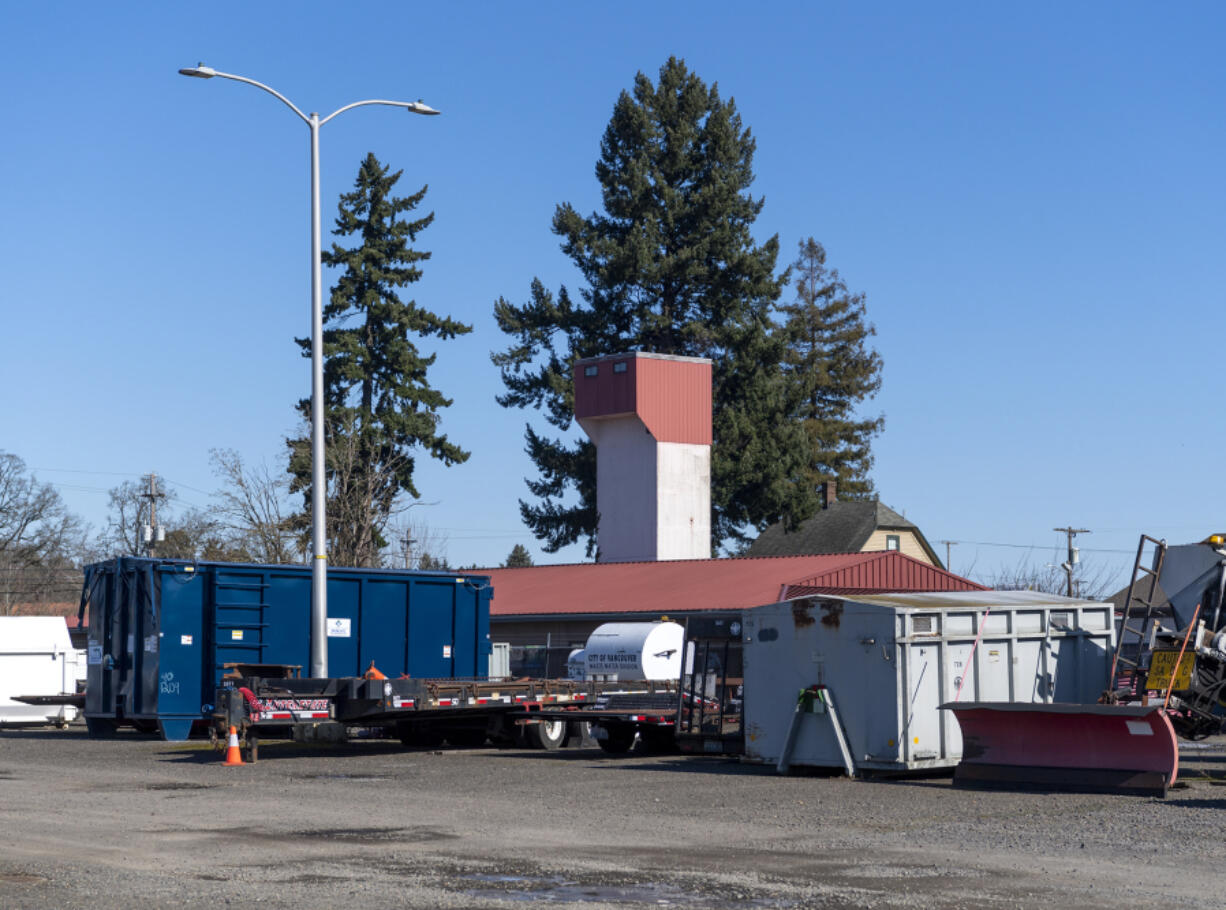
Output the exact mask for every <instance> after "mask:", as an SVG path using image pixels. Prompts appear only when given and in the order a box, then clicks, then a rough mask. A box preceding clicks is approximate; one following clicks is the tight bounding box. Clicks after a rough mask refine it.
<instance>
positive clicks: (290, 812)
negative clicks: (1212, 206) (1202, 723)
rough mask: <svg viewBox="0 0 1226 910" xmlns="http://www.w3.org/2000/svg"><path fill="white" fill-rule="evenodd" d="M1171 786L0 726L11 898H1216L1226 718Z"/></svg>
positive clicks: (1, 836)
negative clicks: (843, 774)
mask: <svg viewBox="0 0 1226 910" xmlns="http://www.w3.org/2000/svg"><path fill="white" fill-rule="evenodd" d="M1181 773H1183V774H1184V775H1185V779H1186V780H1187V785H1186V786H1183V787H1181V788H1179V789H1175V790H1172V792H1171V793H1170V795H1169V796H1168V797H1167V798H1166V799H1165V800H1161V799H1152V798H1137V797H1122V796H1103V795H1067V794H1065V795H1061V794H1012V793H989V792H977V791H963V790H955V789H953V787H952V786H951V785H950V782H949V779H948V778H927V779H920V780H907V781H896V782H882V781H849V780H846V779H843V778H823V777H788V778H780V777H776V776H774V775H773V774H771V773H769V772H768V771H767V770H765V769H762V768H759V767H754V766H749V765H742V764H739V763H736V762H735V761H728V760H723V759H708V758H689V757H683V756H666V757H658V756H640V755H633V756H629V757H623V758H611V757H606V756H605V755H604V754H603V753H601V752H599V751H586V750H576V751H566V752H561V753H552V754H550V753H544V752H532V751H518V750H499V749H493V748H486V749H475V750H469V751H446V750H444V751H437V752H436V751H416V752H415V751H405V750H402V749H401V748H400V747H399V745H398V744H392V743H389V742H382V741H366V742H361V743H354V744H350V745H346V746H333V747H324V746H311V747H306V746H299V745H294V744H291V743H284V744H279V743H267V744H261V760H260V762H259V763H258V764H255V765H246V766H244V767H241V768H227V767H224V766H222V765H221V763H220V756H219V755H218V753H216V752H213V751H212V750H211V749H210V747H209V746H208V744H207V743H196V742H191V743H164V742H160V741H157V740H154V739H150V738H146V737H142V736H138V735H136V734H123V735H120V736H119V737H118V738H116V739H113V740H103V741H93V740H89V739H88V738H87V737H86V735H85V733H84V730H83V729H81V728H76V727H74V728H72V729H69V730H67V731H57V730H29V731H0V907H4V908H8V907H89V908H110V907H115V908H120V907H123V908H129V907H165V906H202V907H203V906H208V907H218V906H226V905H235V906H237V905H248V904H262V905H268V906H272V907H294V908H303V907H337V906H351V907H361V908H381V907H402V906H412V907H523V906H525V905H532V904H543V905H546V906H549V907H566V906H574V907H582V908H587V910H597V908H600V907H626V906H631V907H648V906H650V907H666V906H667V907H682V908H721V907H942V908H957V907H1044V908H1048V907H1051V906H1053V905H1055V906H1059V907H1062V908H1078V907H1087V908H1088V907H1118V906H1120V905H1125V906H1130V907H1150V906H1164V907H1220V906H1222V905H1223V903H1224V901H1226V899H1224V898H1223V897H1222V895H1223V894H1226V838H1224V837H1223V835H1222V830H1223V827H1224V821H1226V815H1224V813H1223V809H1226V789H1223V788H1222V787H1220V786H1219V783H1226V780H1219V778H1223V779H1226V743H1220V742H1211V743H1210V744H1209V747H1208V748H1198V749H1194V750H1190V751H1188V752H1187V753H1186V754H1185V757H1184V765H1183V768H1182V772H1181Z"/></svg>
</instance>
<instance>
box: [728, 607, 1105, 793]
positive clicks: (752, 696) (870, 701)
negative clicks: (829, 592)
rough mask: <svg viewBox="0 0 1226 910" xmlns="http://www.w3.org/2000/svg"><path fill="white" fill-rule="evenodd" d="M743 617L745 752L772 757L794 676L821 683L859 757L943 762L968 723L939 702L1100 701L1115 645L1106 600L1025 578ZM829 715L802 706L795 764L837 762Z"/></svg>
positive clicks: (868, 765)
mask: <svg viewBox="0 0 1226 910" xmlns="http://www.w3.org/2000/svg"><path fill="white" fill-rule="evenodd" d="M743 617H744V618H743V623H744V649H745V650H744V674H745V690H744V691H745V756H746V758H747V759H749V760H751V761H762V762H770V763H775V762H778V760H779V757H780V753H781V752H782V751H783V749H784V743H785V742H786V740H787V734H788V730H789V727H790V725H791V723H792V720H793V715H794V713H795V708H796V703H797V696H798V693H799V692H800V690H802V689H805V688H807V687H809V686H814V685H824V686H826V687H827V688H828V690H829V692H830V695H831V696H832V699H833V702H834V705H835V707H836V711H837V716H838V718H839V720H840V721H841V723H842V726H843V729H844V731H845V733H846V738H847V743H848V746H849V749H850V752H851V758H852V759H853V760H854V762H855V764H856V766H857V768H858V769H866V770H918V769H923V768H934V767H951V766H953V765H955V764H957V762H958V760H959V758H960V757H961V755H962V736H961V732H960V730H959V729H958V723H957V721H956V720H955V719H954V716H953V714H952V713H951V712H949V711H942V710H940V705H942V704H943V703H945V702H950V701H953V700H954V699H955V698H957V699H959V700H961V701H968V702H969V701H1016V702H1031V703H1049V702H1070V703H1089V702H1094V701H1095V700H1096V699H1097V698H1098V696H1099V695H1100V694H1101V692H1102V690H1103V689H1104V687H1105V686H1106V682H1107V673H1108V669H1109V661H1110V659H1111V653H1112V650H1113V648H1114V645H1115V626H1114V623H1113V621H1112V607H1111V605H1110V604H1102V603H1093V602H1090V601H1082V600H1070V599H1066V598H1063V597H1059V596H1056V595H1050V594H1041V593H1038V592H1033V591H967V592H942V593H932V594H882V595H874V596H865V597H859V596H857V597H855V598H854V599H853V598H836V597H808V598H799V599H796V600H792V601H787V602H784V603H778V604H771V605H768V606H763V607H756V608H754V609H752V610H746V611H745V613H744V615H743ZM977 639H978V641H977ZM972 649H973V651H974V654H973V656H972ZM959 687H961V692H960V693H959ZM818 710H820V703H819V705H818ZM831 716H832V715H830V714H829V713H815V714H806V715H805V716H804V717H803V718H802V719H801V722H800V726H799V729H798V731H797V738H796V740H795V744H794V747H793V753H792V756H791V764H793V765H811V766H827V767H842V766H843V759H842V756H841V753H840V749H839V745H838V740H837V738H836V736H835V733H834V729H833V727H832V724H831Z"/></svg>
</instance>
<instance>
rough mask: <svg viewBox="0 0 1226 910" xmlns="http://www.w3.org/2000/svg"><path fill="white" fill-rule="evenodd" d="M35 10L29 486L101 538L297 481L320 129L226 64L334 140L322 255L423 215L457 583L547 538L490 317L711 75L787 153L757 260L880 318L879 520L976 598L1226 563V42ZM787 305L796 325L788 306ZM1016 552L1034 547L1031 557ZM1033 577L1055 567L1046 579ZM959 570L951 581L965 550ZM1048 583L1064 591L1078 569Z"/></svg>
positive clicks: (17, 192)
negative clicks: (109, 514)
mask: <svg viewBox="0 0 1226 910" xmlns="http://www.w3.org/2000/svg"><path fill="white" fill-rule="evenodd" d="M750 10H751V8H750V7H749V6H747V5H745V4H723V3H703V4H670V5H663V6H662V5H657V4H649V3H636V2H630V3H623V4H619V5H617V6H616V7H615V8H612V7H607V6H603V5H602V6H598V5H595V4H562V3H538V4H515V5H513V4H494V3H488V4H480V3H469V4H462V3H456V4H448V5H442V4H439V5H434V6H424V5H419V4H362V3H354V4H344V5H337V4H320V3H305V4H292V5H290V4H260V5H256V4H226V3H215V4H208V5H193V6H187V5H182V4H177V5H171V4H163V5H156V6H155V5H151V4H147V5H142V6H138V5H135V4H132V5H119V4H112V5H100V4H85V3H78V4H59V5H52V4H21V5H17V4H12V5H7V6H6V7H5V16H4V18H5V28H4V29H3V31H2V32H0V85H2V86H3V89H2V91H3V103H4V137H5V138H4V141H3V142H0V209H2V211H3V212H4V218H3V219H0V256H2V257H3V262H4V266H5V268H4V271H5V274H6V281H5V283H4V286H3V290H2V291H0V306H2V311H3V317H4V322H3V325H4V328H3V338H4V345H3V349H2V350H3V356H2V359H0V387H2V388H3V389H4V391H3V396H2V397H0V449H3V450H6V451H9V452H13V453H16V454H18V455H20V456H21V457H22V458H24V459H25V460H26V462H27V464H29V465H30V466H32V467H34V468H36V469H37V473H38V475H39V477H40V478H41V479H43V480H47V481H50V482H53V483H55V484H57V485H58V486H60V488H61V490H62V492H63V494H64V497H65V498H66V499H67V500H68V502H69V504H70V505H71V506H72V508H73V509H75V510H76V511H78V512H79V513H80V514H82V515H83V516H84V517H86V518H87V519H88V520H89V521H91V522H93V523H94V524H95V525H96V526H100V525H102V524H103V523H104V522H105V506H106V495H105V489H106V488H107V487H109V486H112V485H113V484H114V483H116V482H117V481H119V480H122V479H124V477H125V476H126V477H136V476H138V475H140V474H142V473H145V472H148V471H150V470H156V471H157V472H158V473H159V474H162V475H164V476H166V477H168V478H170V480H171V481H172V483H173V485H174V486H175V488H176V491H177V492H178V494H179V496H180V498H181V500H182V501H183V502H185V503H194V504H198V505H204V504H205V503H206V500H207V495H206V494H207V492H208V491H210V490H212V489H214V488H215V487H216V485H217V484H216V481H215V479H214V478H213V477H212V475H211V473H210V469H209V463H208V450H209V449H210V448H212V447H225V448H233V449H237V450H239V451H240V452H242V453H243V454H244V455H245V456H246V457H247V458H248V460H251V461H259V460H261V459H267V460H269V461H273V460H275V459H276V458H278V457H279V455H280V451H281V446H282V439H283V438H284V436H285V435H286V434H287V433H289V432H292V431H293V430H294V426H295V414H294V411H293V404H294V402H295V401H296V400H297V399H298V398H299V397H301V396H303V395H304V394H305V393H306V391H307V390H308V388H309V366H308V363H307V361H305V360H302V359H300V358H299V356H298V352H297V349H296V347H295V345H294V343H293V338H294V336H296V335H297V336H301V335H305V334H306V333H307V332H308V331H309V271H308V265H309V262H308V254H309V245H308V244H309V234H308V211H309V209H308V205H309V200H308V195H307V190H308V158H307V152H308V148H307V131H306V129H305V127H304V126H303V125H302V124H301V123H300V122H299V121H298V120H297V119H296V118H295V117H294V116H293V115H292V114H291V113H290V112H289V111H288V110H285V109H284V108H282V107H281V106H280V105H279V104H278V103H277V102H276V101H275V100H274V99H272V98H271V97H269V96H267V95H264V94H263V93H261V92H259V91H257V90H255V89H252V88H250V87H247V86H242V85H238V84H235V83H231V82H223V81H221V80H213V81H209V82H205V81H201V80H192V79H185V78H182V77H180V76H178V75H177V73H176V70H177V69H178V68H179V67H181V66H188V65H192V64H195V63H196V62H198V61H203V62H205V63H207V64H209V65H211V66H214V67H216V68H218V69H221V70H225V71H228V72H233V73H239V74H242V75H245V76H249V77H251V78H254V79H258V80H261V81H264V82H267V83H269V84H270V85H272V86H274V87H275V88H277V89H278V90H279V91H281V92H283V93H285V94H286V95H288V96H289V97H290V98H291V99H292V100H294V101H295V103H297V104H298V105H299V106H300V107H301V108H303V109H304V110H307V111H311V110H317V111H319V112H320V113H323V114H326V113H329V112H331V111H332V110H334V109H336V108H338V107H340V106H342V105H344V104H347V103H349V102H351V101H355V100H359V99H364V98H371V97H390V98H397V99H409V100H411V99H415V98H421V99H423V100H425V101H426V102H427V103H429V104H431V105H433V106H434V107H437V108H439V109H441V110H442V111H443V112H444V113H443V116H441V117H435V118H424V117H415V116H411V115H408V114H402V113H400V112H399V111H395V110H392V109H383V108H370V109H366V110H360V111H355V112H352V113H349V114H346V115H344V116H343V117H341V118H338V119H337V120H336V121H334V122H332V123H330V124H328V125H327V126H325V127H324V129H323V132H322V153H321V154H322V166H323V179H322V187H323V189H322V195H323V200H324V213H325V229H326V228H327V226H328V221H329V220H330V215H331V213H332V211H334V206H335V200H336V197H337V195H338V194H339V193H341V192H343V191H345V190H347V189H348V188H349V187H350V185H351V184H352V181H353V178H354V175H355V173H356V169H357V165H358V162H359V161H360V159H361V158H362V157H363V155H364V154H365V153H366V152H368V151H373V152H374V153H375V154H376V155H377V156H378V157H379V158H380V159H381V160H382V161H384V162H386V163H389V164H391V165H393V166H394V167H396V168H403V169H404V171H405V176H404V178H403V180H402V182H401V187H402V188H404V189H405V190H406V191H408V190H410V189H414V188H416V187H418V186H420V185H421V184H429V187H430V190H429V194H428V195H427V198H426V205H427V206H428V207H429V208H430V209H431V210H433V211H434V212H435V213H436V221H435V224H434V225H433V226H432V227H431V228H430V229H429V230H428V231H426V232H425V233H424V234H423V235H422V236H421V238H420V246H421V247H422V248H424V249H427V250H430V251H432V253H433V259H432V260H431V261H430V262H429V263H428V264H427V266H426V271H425V277H424V279H423V280H422V281H421V282H420V283H419V284H418V285H417V286H416V287H415V288H414V289H413V291H414V293H413V296H414V297H415V299H416V300H417V301H418V302H419V303H421V304H423V305H426V306H429V307H430V308H432V309H434V310H435V311H437V312H440V313H445V314H449V315H451V316H454V317H456V318H459V319H462V320H465V321H468V322H471V323H472V324H473V325H474V331H473V333H472V334H471V335H468V336H466V337H464V338H462V339H459V340H457V341H455V342H452V343H448V344H446V345H444V346H443V347H442V348H441V349H440V351H439V360H438V364H437V366H436V367H435V369H434V373H433V378H434V380H435V382H436V384H437V386H438V387H440V388H441V389H442V390H443V391H445V392H446V393H447V394H449V395H451V396H453V397H454V399H455V404H454V406H453V407H452V408H451V409H450V410H449V412H448V413H447V414H446V416H445V418H444V421H443V426H444V427H445V428H446V430H447V432H448V433H449V435H450V437H451V438H452V439H453V440H454V441H456V442H458V443H460V444H461V445H464V446H466V447H467V448H469V449H471V450H472V453H473V454H472V458H471V459H470V461H469V462H468V463H467V464H465V465H462V466H458V467H454V468H450V469H444V468H442V467H436V466H434V465H431V464H428V463H427V461H428V459H423V460H422V461H421V462H420V464H421V468H420V470H419V474H418V477H419V486H420V488H421V491H422V495H423V498H424V499H426V500H430V501H434V500H438V501H439V504H438V505H436V506H430V507H428V508H423V509H420V510H418V514H421V515H425V516H428V521H429V523H430V524H431V525H432V527H433V528H435V529H436V532H437V533H439V534H441V535H444V536H446V537H447V538H448V545H447V553H448V556H449V557H450V559H451V561H452V562H453V563H463V564H469V563H472V562H477V563H481V564H489V563H497V562H499V561H501V560H502V559H503V558H504V557H505V556H506V553H507V552H508V551H509V550H510V549H511V546H512V545H513V544H514V543H516V542H522V543H525V544H527V545H529V546H530V549H532V550H533V552H534V554H535V555H536V556H537V557H538V561H541V560H545V561H563V560H567V559H577V558H581V553H579V552H578V550H577V548H575V549H572V550H571V551H566V552H563V553H561V554H558V555H556V556H547V555H545V554H542V553H541V552H540V550H539V548H537V547H536V546H535V542H534V541H533V540H532V539H531V537H530V535H529V533H528V532H527V530H526V529H524V528H523V527H522V526H521V524H520V522H519V516H518V509H517V506H516V502H517V500H518V499H519V498H520V497H521V496H524V495H526V490H525V488H524V486H523V482H522V478H523V477H524V476H525V475H527V474H529V473H530V472H531V467H530V464H529V462H528V460H527V457H526V456H525V455H524V454H523V424H524V421H525V416H524V415H523V414H522V413H520V412H517V411H504V410H503V409H501V408H499V407H498V406H497V405H496V404H495V402H494V396H495V395H496V394H497V393H498V392H499V390H500V383H499V380H498V374H497V371H496V370H495V369H494V368H493V366H492V365H491V364H490V362H489V356H488V355H489V352H490V351H491V350H494V349H498V348H501V347H503V346H504V340H503V338H502V337H501V335H500V334H499V333H498V331H497V329H496V327H495V324H494V321H493V317H492V312H491V311H492V305H493V302H494V300H495V299H496V298H497V297H498V296H500V295H503V296H506V297H508V298H509V299H512V300H516V301H522V300H524V299H525V298H526V296H527V293H528V286H529V282H530V281H531V280H532V278H533V277H534V276H535V277H539V278H541V280H542V281H544V282H545V284H546V285H547V286H550V287H552V288H555V289H556V288H557V287H558V286H559V285H560V284H563V283H565V284H568V285H569V286H571V287H572V288H574V287H576V286H577V284H578V279H577V275H576V273H575V272H574V270H573V269H572V268H571V266H570V264H569V262H568V261H567V260H566V259H565V258H564V257H563V256H562V254H561V253H560V252H559V250H558V244H557V239H556V238H555V237H554V236H553V235H552V234H551V233H550V231H549V223H550V218H551V215H552V212H553V209H554V206H555V205H557V204H558V203H560V202H563V201H569V202H571V203H573V204H574V205H575V206H576V208H578V209H579V210H580V211H582V212H589V211H591V210H593V209H594V208H595V207H596V205H597V203H598V193H597V184H596V181H595V178H594V176H593V165H594V163H595V160H596V157H597V154H598V144H599V140H600V135H601V132H602V131H603V129H604V126H605V124H606V123H607V121H608V117H609V114H610V112H611V110H612V106H613V103H614V100H615V99H616V97H617V94H618V92H619V91H621V90H622V89H624V88H627V87H629V86H630V85H631V83H632V80H633V78H634V75H635V73H636V72H637V71H640V70H641V71H643V72H646V73H648V74H650V75H652V76H653V77H654V75H655V73H656V72H657V71H658V69H659V66H660V65H661V64H662V63H663V62H664V60H665V59H666V58H667V57H668V56H669V55H670V54H676V55H678V56H680V57H683V58H684V59H685V60H686V61H687V63H688V64H689V65H690V67H691V68H692V69H693V70H694V71H695V72H697V73H698V74H699V75H700V76H701V77H702V78H703V79H705V80H707V81H708V82H712V81H717V82H718V83H719V85H720V89H721V91H722V93H723V94H724V96H725V97H728V96H731V97H733V98H735V100H736V103H737V105H738V108H739V110H740V112H741V114H742V117H743V119H744V121H745V123H746V124H747V125H748V126H750V127H751V128H752V130H753V133H754V135H755V137H756V139H757V142H758V151H757V156H756V159H755V170H756V173H757V177H758V179H757V182H756V184H755V186H754V192H755V194H756V195H762V196H764V197H765V199H766V205H765V208H764V209H763V212H762V215H761V217H760V218H759V220H758V222H757V226H756V232H757V235H758V237H759V239H766V238H767V237H769V236H771V235H773V234H778V235H779V238H780V242H781V244H782V248H783V255H782V256H781V257H780V267H781V268H782V266H783V265H785V264H786V262H788V261H790V260H791V259H792V258H793V257H794V251H795V249H796V245H797V243H798V241H800V240H802V239H804V238H805V237H807V236H810V235H812V236H814V237H816V238H817V239H818V240H820V241H821V242H822V243H823V244H824V245H825V246H826V248H827V251H828V254H829V261H830V263H831V264H832V265H834V266H835V267H837V268H838V269H839V270H840V272H841V273H842V275H843V277H844V279H845V280H846V282H847V284H848V285H849V287H850V288H851V289H853V290H856V291H862V292H864V293H865V294H866V295H867V305H868V312H869V316H870V318H871V320H872V321H873V322H874V323H875V324H876V326H877V329H878V337H877V339H876V341H877V347H878V350H879V351H880V353H881V355H882V358H883V360H884V363H885V371H884V383H883V387H882V391H881V394H880V395H879V397H878V398H877V399H876V401H874V402H873V403H872V404H871V405H870V409H871V410H872V411H880V412H883V413H884V414H885V416H886V429H885V432H884V433H883V435H882V436H881V437H880V438H879V440H878V442H877V444H876V456H877V465H876V468H875V470H874V473H873V478H874V480H875V482H876V484H877V488H878V490H879V491H880V495H881V498H882V499H883V500H884V501H885V502H886V503H888V504H890V505H891V506H893V507H894V508H896V509H898V510H900V511H904V512H905V513H906V515H907V517H908V518H911V519H912V520H914V521H916V522H917V523H918V524H919V525H920V526H921V527H922V528H923V529H924V531H925V533H926V534H927V536H928V537H929V539H930V540H932V541H937V540H944V539H950V540H956V541H959V542H960V543H959V544H958V545H957V546H956V547H955V548H954V550H953V560H952V566H953V568H954V569H955V570H956V571H970V572H972V573H973V574H976V575H978V576H981V577H982V576H987V575H991V574H992V573H994V572H996V571H999V570H1000V569H1001V568H1002V567H1013V566H1016V565H1018V563H1019V562H1020V561H1022V560H1024V559H1030V560H1031V561H1032V562H1033V563H1035V564H1037V565H1040V566H1041V565H1042V564H1044V563H1048V562H1052V561H1056V562H1058V561H1059V560H1060V558H1062V554H1061V553H1059V552H1058V547H1057V544H1058V542H1059V540H1060V538H1059V536H1058V535H1056V534H1054V533H1053V531H1052V528H1054V527H1056V526H1058V525H1066V524H1070V523H1071V524H1073V525H1076V526H1081V527H1085V528H1090V529H1092V530H1093V532H1094V533H1093V534H1092V535H1090V536H1088V537H1084V538H1082V540H1081V541H1080V542H1081V544H1082V546H1083V559H1084V560H1085V562H1086V564H1087V568H1090V567H1092V566H1093V565H1094V564H1096V563H1099V564H1102V565H1104V566H1106V567H1108V568H1109V569H1110V571H1113V572H1116V573H1118V574H1119V575H1120V576H1121V583H1122V576H1123V574H1124V572H1125V564H1126V563H1128V562H1130V560H1129V558H1128V556H1127V555H1126V554H1127V553H1128V552H1129V551H1132V550H1134V549H1135V546H1136V540H1137V535H1138V534H1139V533H1140V532H1142V531H1145V532H1148V533H1150V534H1154V535H1158V536H1163V537H1167V538H1169V539H1171V540H1173V541H1186V540H1192V539H1200V538H1202V537H1204V536H1205V535H1206V534H1208V533H1210V532H1212V531H1219V530H1223V528H1224V524H1223V523H1224V522H1226V515H1224V514H1223V509H1222V499H1223V496H1222V492H1221V486H1220V482H1219V476H1220V474H1221V469H1220V467H1219V464H1218V457H1217V456H1218V455H1219V453H1220V452H1222V451H1223V449H1226V445H1224V444H1223V443H1224V439H1223V436H1224V435H1226V428H1224V427H1226V421H1223V419H1222V415H1221V411H1222V407H1221V401H1222V394H1221V385H1222V379H1221V375H1220V373H1221V369H1220V366H1219V363H1220V360H1221V357H1220V354H1219V350H1220V348H1221V346H1222V343H1223V342H1222V340H1221V339H1222V337H1223V331H1222V330H1223V328H1224V327H1226V316H1224V315H1223V314H1224V309H1223V302H1224V301H1223V296H1224V293H1226V292H1224V291H1223V288H1226V274H1224V272H1226V266H1224V262H1226V260H1224V258H1223V256H1222V252H1221V247H1222V243H1223V239H1224V238H1226V178H1224V176H1223V174H1224V169H1223V167H1222V164H1221V162H1222V160H1223V152H1224V151H1226V104H1224V103H1223V102H1224V101H1226V55H1223V54H1222V53H1221V39H1222V36H1223V35H1224V34H1226V8H1223V7H1222V6H1221V5H1220V4H1211V3H1183V4H1179V5H1175V6H1170V5H1157V4H1142V3H1115V4H1106V3H1084V4H1057V3H1037V4H1034V3H1032V4H1014V5H1005V4H984V3H937V4H923V5H921V4H901V3H899V4H821V3H776V4H770V5H765V7H764V8H760V9H753V10H752V12H751V11H750ZM788 293H789V295H790V291H789V292H788ZM998 544H1009V545H1011V546H998ZM1028 548H1032V549H1028ZM942 551H943V548H942ZM1053 557H1054V558H1053Z"/></svg>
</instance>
